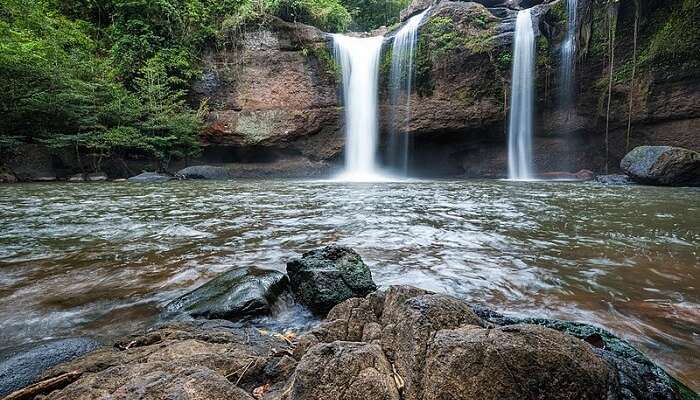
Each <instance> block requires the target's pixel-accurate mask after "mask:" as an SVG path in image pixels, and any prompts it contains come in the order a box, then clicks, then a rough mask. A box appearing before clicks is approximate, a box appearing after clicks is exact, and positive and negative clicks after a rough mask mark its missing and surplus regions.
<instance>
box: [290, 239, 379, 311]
mask: <svg viewBox="0 0 700 400" xmlns="http://www.w3.org/2000/svg"><path fill="white" fill-rule="evenodd" d="M287 274H288V275H289V281H290V284H291V288H292V292H293V293H294V296H295V297H296V299H297V300H298V301H299V302H300V303H301V304H303V305H305V306H307V307H308V308H309V309H310V310H311V311H312V312H313V313H315V314H318V315H326V314H327V313H328V311H330V309H331V308H333V306H335V305H337V304H339V303H341V302H343V301H345V300H347V299H349V298H352V297H364V296H366V295H368V294H369V293H371V292H373V291H375V290H377V285H375V284H374V281H372V273H371V272H370V270H369V268H368V267H367V265H366V264H365V263H364V262H363V261H362V258H361V257H360V255H359V254H357V253H356V252H355V251H354V250H352V249H350V248H347V247H342V246H336V245H333V246H327V247H324V248H322V249H317V250H313V251H310V252H308V253H304V254H303V255H302V257H301V258H297V259H293V260H291V261H290V262H288V263H287Z"/></svg>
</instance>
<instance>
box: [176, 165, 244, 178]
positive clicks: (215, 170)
mask: <svg viewBox="0 0 700 400" xmlns="http://www.w3.org/2000/svg"><path fill="white" fill-rule="evenodd" d="M175 176H177V177H181V178H182V179H212V180H224V179H231V178H232V174H231V173H230V172H229V170H228V169H227V168H224V167H215V166H212V165H197V166H192V167H187V168H183V169H181V170H179V171H177V173H176V174H175Z"/></svg>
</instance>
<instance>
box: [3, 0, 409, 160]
mask: <svg viewBox="0 0 700 400" xmlns="http://www.w3.org/2000/svg"><path fill="white" fill-rule="evenodd" d="M405 4H406V0H387V1H383V0H378V1H377V0H34V1H26V0H0V90H2V93H3V96H0V113H2V115H3V126H2V128H1V130H0V156H2V155H4V154H7V153H11V152H12V151H13V150H14V149H15V148H16V147H17V146H19V145H20V144H22V143H27V142H29V143H39V144H43V145H45V146H47V147H49V148H51V149H55V150H56V151H66V150H69V151H74V152H75V153H76V154H75V155H76V157H77V158H78V159H79V160H80V159H81V154H89V155H91V157H90V159H91V160H92V162H93V163H99V162H100V160H102V159H104V158H107V157H110V156H114V155H119V154H121V153H126V152H128V153H130V154H133V153H136V154H143V155H144V156H148V157H155V158H157V159H159V160H161V161H162V162H163V163H164V165H167V162H168V161H169V160H170V159H171V158H173V157H176V158H181V157H190V156H195V155H196V154H197V153H198V152H199V144H198V140H197V136H198V134H199V132H200V130H201V128H202V124H203V116H204V114H205V112H206V110H207V105H206V104H205V103H202V104H188V103H187V102H186V98H187V94H188V88H189V87H190V84H191V83H192V81H193V80H195V79H196V78H198V77H199V76H200V74H201V66H200V63H199V57H200V54H201V53H202V52H203V51H204V50H205V49H206V48H208V47H216V48H218V47H225V46H227V45H231V44H232V41H235V34H236V33H237V32H240V31H241V30H243V29H251V28H250V27H251V26H259V25H260V24H264V23H265V20H266V18H269V17H271V16H274V17H279V18H282V19H284V20H287V21H291V22H301V23H307V24H310V25H314V26H316V27H318V28H320V29H322V30H325V31H329V32H342V31H347V30H349V29H354V30H369V29H373V28H376V27H379V26H381V25H388V24H392V23H395V22H396V21H397V20H398V14H399V12H400V10H401V8H402V7H403V6H404V5H405ZM84 167H86V168H91V169H98V168H99V165H89V166H88V165H86V166H84Z"/></svg>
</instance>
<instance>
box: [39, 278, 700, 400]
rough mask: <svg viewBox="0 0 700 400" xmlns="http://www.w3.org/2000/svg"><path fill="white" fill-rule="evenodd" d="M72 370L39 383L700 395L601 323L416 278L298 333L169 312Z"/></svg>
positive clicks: (305, 391) (338, 309)
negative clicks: (474, 301)
mask: <svg viewBox="0 0 700 400" xmlns="http://www.w3.org/2000/svg"><path fill="white" fill-rule="evenodd" d="M360 332H361V334H360ZM290 341H291V342H290ZM292 343H293V344H292ZM66 373H72V375H71V376H72V378H71V379H72V380H70V381H67V382H64V383H63V385H62V386H60V387H56V388H54V389H53V390H52V391H47V392H46V393H44V395H43V396H44V397H42V396H39V397H40V398H42V399H49V400H58V399H60V400H73V399H78V400H81V399H85V400H87V399H95V398H110V399H124V400H126V399H153V400H156V399H157V400H161V399H201V400H204V399H213V400H218V399H245V400H250V398H251V397H250V396H251V394H252V395H253V397H255V398H256V399H260V398H263V399H276V400H281V399H284V400H313V399H324V400H325V399H329V400H333V399H342V400H370V399H384V400H394V399H395V400H398V399H404V400H444V399H454V400H459V399H465V400H466V399H506V400H507V399H514V400H515V399H518V400H521V399H522V400H546V399H595V400H597V399H606V400H659V399H666V400H691V399H692V400H694V399H697V394H695V393H693V392H692V391H690V390H689V389H687V388H685V387H683V385H681V384H679V383H677V382H676V381H674V380H673V379H672V378H670V377H669V376H668V375H667V374H665V372H663V370H661V369H660V368H658V367H656V366H654V364H653V363H651V362H649V361H648V360H647V359H646V358H645V357H644V356H643V355H642V354H641V353H639V352H638V351H636V350H634V348H632V347H631V346H629V345H628V344H626V342H624V341H623V340H621V339H618V338H615V337H614V336H612V335H610V334H609V333H607V332H606V331H604V330H602V329H600V328H596V327H592V326H590V325H586V324H581V323H577V322H568V321H557V320H545V319H534V318H528V319H518V318H513V317H507V316H503V315H501V314H498V313H496V312H494V311H491V310H488V309H487V308H484V307H476V306H475V307H470V306H468V305H467V304H466V303H464V302H463V301H461V300H459V299H457V298H454V297H451V296H447V295H442V294H436V293H431V292H428V291H425V290H422V289H418V288H413V287H409V286H392V287H390V288H388V289H387V290H384V291H377V292H372V293H370V294H369V295H367V296H366V297H364V298H357V297H354V298H350V299H348V300H346V301H344V302H342V303H340V304H338V305H337V306H335V307H334V308H333V309H332V310H331V311H330V312H329V313H328V318H327V319H326V320H325V321H323V322H322V323H321V324H320V325H319V326H318V327H317V328H315V329H313V330H312V331H310V332H307V333H305V334H302V335H301V336H298V337H296V338H295V336H294V335H293V334H289V333H285V334H284V335H282V334H278V333H273V332H267V331H263V330H260V329H256V328H253V327H248V328H245V327H243V326H242V325H241V324H236V323H233V322H230V321H223V320H192V321H188V322H177V323H166V324H164V325H161V326H158V327H156V328H155V329H152V330H150V331H148V332H146V333H143V334H138V335H133V336H129V337H125V338H123V339H121V340H119V341H117V342H116V343H115V344H114V346H113V347H111V348H100V349H98V350H96V351H94V352H92V353H89V354H87V355H85V356H83V357H81V358H78V359H75V360H73V361H70V362H68V363H65V364H61V365H59V366H56V367H54V368H52V369H50V370H49V371H47V372H46V373H44V374H43V375H42V376H41V378H40V379H41V380H42V381H43V382H45V381H44V379H51V378H53V377H57V376H65V374H66Z"/></svg>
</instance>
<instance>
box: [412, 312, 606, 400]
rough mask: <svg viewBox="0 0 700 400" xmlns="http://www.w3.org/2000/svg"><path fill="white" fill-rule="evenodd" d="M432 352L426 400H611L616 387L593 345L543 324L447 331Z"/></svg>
mask: <svg viewBox="0 0 700 400" xmlns="http://www.w3.org/2000/svg"><path fill="white" fill-rule="evenodd" d="M426 353H427V360H426V365H425V371H427V372H426V373H425V375H424V381H423V388H422V389H423V395H422V396H421V397H417V398H422V399H424V400H437V399H445V398H450V399H455V400H459V399H465V400H466V399H484V400H489V399H492V400H500V399H514V400H515V399H541V400H546V399H552V400H554V399H591V400H593V399H605V398H606V396H607V393H608V388H609V386H610V384H611V382H610V381H611V370H610V368H609V367H608V365H607V363H606V362H605V361H604V360H602V359H601V358H599V357H598V356H597V355H596V354H595V353H594V352H593V350H592V348H591V346H589V345H588V344H587V343H585V342H583V341H581V340H578V339H576V338H574V337H571V336H567V335H565V334H563V333H560V332H557V331H555V330H553V329H548V328H544V327H540V326H534V325H514V326H508V327H501V328H496V329H483V328H479V327H476V326H464V327H460V328H457V329H447V330H441V331H438V332H437V333H436V334H435V337H434V339H433V340H432V342H431V343H430V346H429V348H428V350H427V352H426Z"/></svg>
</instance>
